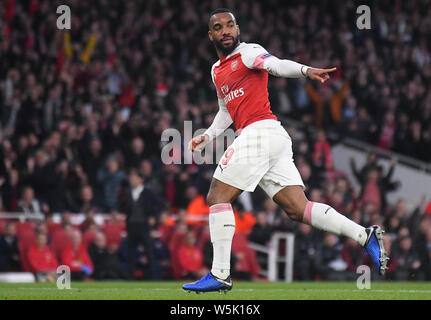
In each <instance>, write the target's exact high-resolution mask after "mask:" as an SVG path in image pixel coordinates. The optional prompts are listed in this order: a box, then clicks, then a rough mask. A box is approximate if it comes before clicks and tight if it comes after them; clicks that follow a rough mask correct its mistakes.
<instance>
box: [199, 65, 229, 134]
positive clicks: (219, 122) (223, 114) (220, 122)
mask: <svg viewBox="0 0 431 320" xmlns="http://www.w3.org/2000/svg"><path fill="white" fill-rule="evenodd" d="M216 65H217V63H215V64H214V65H213V66H212V68H211V79H212V81H213V84H214V87H215V88H216V91H217V98H218V105H219V110H218V112H217V114H216V116H215V117H214V120H213V122H212V124H211V126H210V127H209V128H208V129H207V130H206V131H205V132H204V134H206V135H208V137H209V141H208V142H210V141H212V140H213V139H214V138H216V137H217V136H219V135H220V134H222V133H223V132H224V130H226V129H227V128H228V127H229V126H230V125H231V124H232V122H233V121H232V118H231V116H230V113H229V111H228V110H227V107H226V103H225V102H224V100H223V98H222V97H221V95H220V93H219V91H218V89H217V86H216V84H215V79H214V67H215V66H216Z"/></svg>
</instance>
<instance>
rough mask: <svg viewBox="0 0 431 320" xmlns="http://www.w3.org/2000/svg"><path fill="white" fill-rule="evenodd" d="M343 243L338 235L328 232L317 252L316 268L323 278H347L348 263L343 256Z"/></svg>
mask: <svg viewBox="0 0 431 320" xmlns="http://www.w3.org/2000/svg"><path fill="white" fill-rule="evenodd" d="M341 249H342V248H341V244H340V243H339V239H338V237H337V236H336V235H333V234H329V233H328V234H326V235H325V237H324V242H323V244H322V245H321V247H320V248H319V249H318V250H317V252H316V264H315V265H316V268H317V271H318V274H319V275H320V276H321V277H322V279H323V280H332V281H334V280H344V281H345V280H347V274H346V272H345V271H346V269H347V263H346V262H345V261H344V260H343V259H342V258H341Z"/></svg>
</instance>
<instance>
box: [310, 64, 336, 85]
mask: <svg viewBox="0 0 431 320" xmlns="http://www.w3.org/2000/svg"><path fill="white" fill-rule="evenodd" d="M335 70H337V68H331V69H318V68H308V69H307V76H308V77H309V78H310V79H312V80H318V81H320V82H321V83H324V82H326V81H327V80H328V79H329V78H330V77H329V74H328V73H330V72H334V71H335Z"/></svg>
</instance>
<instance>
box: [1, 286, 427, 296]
mask: <svg viewBox="0 0 431 320" xmlns="http://www.w3.org/2000/svg"><path fill="white" fill-rule="evenodd" d="M181 285H182V282H72V283H71V289H70V290H59V289H57V287H56V285H55V284H49V283H32V284H24V283H16V284H12V283H0V300H32V299H36V300H320V299H325V300H393V299H397V300H410V299H412V300H431V283H430V282H428V283H425V282H372V284H371V289H363V290H359V289H357V287H356V282H294V283H269V282H240V281H237V282H234V288H233V289H232V291H230V292H228V293H227V294H220V293H218V292H211V293H204V294H196V293H194V292H192V293H187V292H185V291H184V290H183V289H181Z"/></svg>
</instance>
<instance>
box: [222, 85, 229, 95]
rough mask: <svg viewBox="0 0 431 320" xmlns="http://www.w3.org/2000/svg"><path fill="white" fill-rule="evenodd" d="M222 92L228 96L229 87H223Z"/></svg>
mask: <svg viewBox="0 0 431 320" xmlns="http://www.w3.org/2000/svg"><path fill="white" fill-rule="evenodd" d="M221 92H222V93H223V94H224V95H227V94H228V92H229V87H228V86H227V85H224V86H222V87H221Z"/></svg>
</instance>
